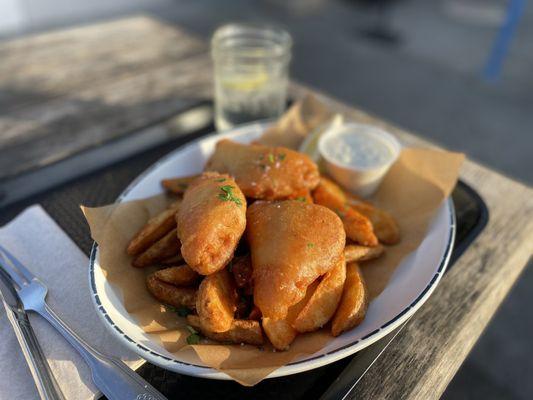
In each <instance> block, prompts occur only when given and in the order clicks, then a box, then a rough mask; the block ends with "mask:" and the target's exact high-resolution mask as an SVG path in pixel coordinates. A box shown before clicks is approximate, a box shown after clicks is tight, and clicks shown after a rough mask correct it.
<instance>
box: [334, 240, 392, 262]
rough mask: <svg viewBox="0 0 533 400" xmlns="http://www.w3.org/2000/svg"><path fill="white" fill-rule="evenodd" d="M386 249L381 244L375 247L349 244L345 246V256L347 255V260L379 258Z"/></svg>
mask: <svg viewBox="0 0 533 400" xmlns="http://www.w3.org/2000/svg"><path fill="white" fill-rule="evenodd" d="M384 251H385V248H384V247H383V246H382V245H381V244H378V245H377V246H375V247H368V246H360V245H358V244H347V245H346V247H345V248H344V256H345V257H346V262H354V261H367V260H373V259H374V258H378V257H379V256H380V255H382V254H383V252H384Z"/></svg>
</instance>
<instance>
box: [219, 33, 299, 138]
mask: <svg viewBox="0 0 533 400" xmlns="http://www.w3.org/2000/svg"><path fill="white" fill-rule="evenodd" d="M291 46H292V39H291V37H290V35H289V34H288V33H287V32H286V31H284V30H281V29H275V28H272V27H268V26H262V25H250V24H229V25H224V26H222V27H220V28H218V29H217V30H216V32H215V33H214V35H213V38H212V41H211V54H212V57H213V62H214V70H215V79H214V81H215V125H216V127H217V129H218V130H224V129H229V128H231V127H233V126H235V125H238V124H242V123H245V122H250V121H254V120H258V119H265V118H274V117H279V116H280V115H281V113H282V112H283V110H284V108H285V103H286V98H287V82H288V66H289V61H290V57H291V54H290V53H291Z"/></svg>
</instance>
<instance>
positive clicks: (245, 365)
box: [82, 100, 464, 385]
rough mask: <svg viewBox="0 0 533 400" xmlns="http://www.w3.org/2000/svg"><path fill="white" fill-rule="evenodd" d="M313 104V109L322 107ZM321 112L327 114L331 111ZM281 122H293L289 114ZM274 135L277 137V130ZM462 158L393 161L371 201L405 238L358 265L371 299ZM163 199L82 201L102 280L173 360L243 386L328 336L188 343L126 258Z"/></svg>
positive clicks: (181, 326) (422, 230)
mask: <svg viewBox="0 0 533 400" xmlns="http://www.w3.org/2000/svg"><path fill="white" fill-rule="evenodd" d="M305 101H307V100H304V102H305ZM313 102H315V100H313ZM313 104H314V106H313V107H315V108H318V109H320V108H321V107H322V106H320V104H317V103H313ZM295 107H299V108H300V110H301V109H302V108H303V107H302V106H301V105H300V106H298V103H297V104H296V105H295V106H293V108H292V109H291V110H289V111H288V114H289V113H291V112H292V113H293V117H294V116H297V117H298V119H299V120H300V121H304V120H305V118H304V117H302V114H301V111H294V108H295ZM321 115H323V116H324V115H328V117H329V115H331V113H329V114H328V113H326V112H323V113H322V114H321ZM302 118H303V119H302ZM283 123H284V124H286V125H287V126H290V127H292V126H293V124H292V123H291V120H290V119H289V118H288V117H287V115H286V120H285V122H283ZM277 129H278V128H277ZM287 133H288V132H287ZM275 134H276V135H281V133H280V131H279V130H276V133H275ZM298 135H300V133H298ZM288 136H291V134H290V133H288ZM300 136H301V135H300ZM269 140H270V139H269ZM300 140H301V138H300ZM272 144H275V143H274V142H272ZM295 146H297V140H296V139H295V138H292V139H291V144H290V145H289V146H288V147H292V148H294V147H295ZM463 160H464V156H463V155H462V154H459V153H451V152H445V151H437V150H428V149H414V148H408V149H404V150H403V152H402V153H401V155H400V158H399V160H398V161H397V162H396V163H395V164H394V165H393V166H392V168H391V170H390V171H389V173H388V174H387V176H386V177H385V179H384V181H383V183H382V185H381V186H380V188H379V189H378V192H377V193H376V194H375V195H374V196H373V198H372V199H371V201H372V202H374V203H375V204H376V205H378V206H379V207H382V208H383V209H385V210H387V211H389V212H390V213H391V214H392V215H393V216H394V217H395V218H396V219H397V221H398V224H399V226H400V229H401V236H402V239H401V242H400V243H399V244H398V245H396V246H388V247H387V248H386V252H385V255H384V256H382V257H381V258H379V259H377V260H375V261H371V262H366V263H364V264H362V270H363V274H364V277H365V280H366V283H367V286H368V288H369V292H370V296H371V298H374V297H376V296H377V295H379V293H381V292H382V291H383V289H384V288H385V287H386V285H387V282H388V281H389V279H390V277H391V276H392V274H393V272H394V270H395V269H396V267H397V266H398V265H399V264H400V262H401V260H402V259H403V258H405V257H406V256H407V255H408V254H409V253H411V252H412V251H413V250H415V249H416V248H417V247H418V245H419V244H420V243H421V241H422V240H423V238H424V236H425V234H426V231H427V227H428V224H429V222H430V221H431V219H432V217H433V215H434V214H435V211H436V210H437V208H438V207H439V206H440V204H441V203H442V202H443V200H444V199H445V198H446V197H447V196H448V195H449V194H450V192H451V190H452V189H453V187H454V186H455V183H456V181H457V177H458V174H459V169H460V166H461V164H462V162H463ZM167 202H168V200H167V199H166V197H165V196H164V195H159V196H155V197H151V198H148V199H143V200H138V201H132V202H127V203H120V204H112V205H109V206H105V207H99V208H88V207H82V210H83V212H84V214H85V217H86V219H87V222H88V223H89V226H90V228H91V235H92V237H93V239H94V240H95V241H96V242H97V243H98V245H99V262H100V265H101V267H102V269H103V271H104V273H105V275H106V279H107V280H108V281H109V283H110V284H111V286H112V287H113V288H114V289H115V290H116V291H117V292H118V293H119V294H120V295H121V298H122V301H123V303H124V306H125V308H126V310H127V311H128V313H130V314H131V315H132V316H133V317H134V319H135V320H137V321H138V323H139V326H141V328H142V329H143V330H144V331H145V332H147V333H149V334H150V336H151V338H153V340H155V341H156V342H158V343H160V344H161V345H162V346H163V347H164V348H165V349H167V350H168V351H169V352H171V353H173V354H174V355H175V356H176V357H177V358H178V359H180V360H183V361H184V362H188V363H193V364H201V365H206V366H209V367H212V368H215V369H217V370H219V371H222V372H224V373H226V374H227V375H229V376H230V377H231V378H233V379H235V380H236V381H237V382H239V383H241V384H243V385H254V384H256V383H258V382H260V381H261V380H262V379H264V378H265V377H266V376H267V375H268V374H270V373H271V372H272V371H274V370H275V369H277V368H279V367H281V366H283V365H285V364H287V363H289V362H291V361H292V360H294V359H296V358H297V357H299V356H301V355H307V354H313V353H315V352H316V351H318V350H319V349H320V348H322V347H324V345H325V344H326V343H327V342H328V341H329V340H333V338H332V337H331V336H330V335H329V334H328V332H327V331H326V330H323V331H318V332H314V333H311V334H305V335H300V336H298V337H297V338H296V340H295V341H294V342H293V343H292V345H291V347H290V350H288V351H286V352H273V351H272V350H271V348H270V347H268V346H265V348H264V349H263V350H260V349H258V348H256V347H253V346H238V345H223V344H216V343H210V344H200V345H193V346H189V345H187V344H186V342H185V338H186V337H187V336H188V334H189V333H188V331H187V330H186V329H185V319H183V318H178V317H177V316H176V314H175V313H174V312H169V311H166V310H165V308H164V307H162V306H161V305H160V304H159V303H158V302H157V301H156V300H155V299H153V298H152V297H151V296H150V294H149V293H148V291H147V290H146V287H145V277H146V275H147V274H148V273H150V272H151V271H150V270H149V269H137V268H133V267H131V266H130V262H131V258H130V256H128V255H127V254H126V252H125V248H126V246H127V243H128V242H129V240H130V239H131V238H132V237H133V235H134V234H135V233H136V232H137V231H138V230H139V229H140V228H141V227H142V226H143V225H144V224H145V222H146V221H147V220H148V218H150V217H151V216H153V215H155V214H156V213H158V212H160V211H161V210H163V209H164V208H165V206H166V205H167Z"/></svg>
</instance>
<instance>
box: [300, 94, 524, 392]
mask: <svg viewBox="0 0 533 400" xmlns="http://www.w3.org/2000/svg"><path fill="white" fill-rule="evenodd" d="M292 92H293V94H294V95H295V96H302V95H303V94H304V93H307V92H308V89H306V88H305V87H303V86H301V85H297V84H294V85H293V88H292ZM315 94H316V95H317V96H318V97H319V98H320V99H321V100H324V101H326V102H327V103H329V104H330V105H331V106H332V107H333V108H334V109H336V110H338V111H339V112H343V113H345V114H346V115H348V116H349V117H350V118H352V119H354V120H357V121H361V122H367V123H373V124H378V125H381V126H383V127H384V128H386V129H389V130H391V131H393V132H394V133H395V134H396V135H397V136H398V137H399V138H400V139H401V140H402V141H403V142H404V143H406V144H409V145H412V146H430V145H431V144H430V143H428V142H425V141H424V140H422V139H420V138H419V137H416V136H414V135H412V134H410V133H408V132H406V131H403V130H401V129H399V128H397V127H394V126H392V125H390V124H388V123H387V122H385V121H383V120H381V119H379V118H376V117H373V116H371V115H369V114H366V113H364V112H362V111H360V110H357V109H355V108H352V107H349V106H346V105H343V104H341V103H339V102H336V101H334V100H332V99H331V98H328V97H327V96H324V95H320V94H318V93H316V92H315ZM461 178H462V179H463V180H464V181H465V182H466V183H468V184H470V185H471V186H472V187H474V188H475V189H476V190H477V191H478V192H479V194H480V195H481V196H482V197H483V199H484V200H485V202H486V203H487V206H488V208H489V212H490V219H489V223H488V224H487V226H486V228H485V230H484V231H483V232H482V233H481V235H480V236H479V237H478V238H477V240H476V241H475V242H474V243H473V244H472V245H471V246H470V247H469V248H468V249H467V251H466V252H465V253H464V254H463V255H462V256H461V258H460V259H459V260H458V261H457V263H456V265H455V266H454V267H453V269H452V270H451V271H450V272H449V273H448V274H447V275H445V276H444V278H443V279H442V281H441V283H440V284H439V285H438V286H437V288H436V290H435V292H434V293H433V295H432V297H431V298H430V299H429V300H428V301H427V303H425V304H424V305H423V306H422V308H421V309H420V310H419V311H418V312H417V313H416V314H415V315H414V316H413V317H412V318H411V319H410V321H409V322H408V323H407V326H406V327H405V328H404V329H403V330H402V331H401V332H400V333H399V335H398V337H397V338H396V340H394V342H393V343H392V344H391V345H390V346H389V347H388V348H387V350H386V352H385V353H384V354H383V355H382V356H381V357H380V358H379V359H378V360H377V362H376V363H375V364H374V365H373V366H372V368H371V369H370V371H369V372H368V373H367V374H366V375H365V376H364V377H363V379H362V380H361V382H360V383H359V384H358V385H357V386H356V389H355V391H354V392H353V393H352V395H351V396H350V398H353V399H400V398H401V399H423V400H427V399H438V398H439V397H440V396H441V394H442V393H443V392H444V390H445V388H446V386H447V385H448V383H449V382H450V381H451V379H452V378H453V376H454V375H455V373H456V372H457V370H458V369H459V367H460V366H461V364H462V362H463V360H464V359H465V358H466V357H467V355H468V353H469V352H470V350H471V349H472V347H473V346H474V344H475V343H476V341H477V339H478V338H479V336H480V335H481V333H482V332H483V330H484V329H485V327H486V326H487V324H488V323H489V321H490V319H491V318H492V316H493V315H494V313H495V312H496V310H497V308H498V306H499V305H500V304H501V302H502V301H503V299H504V298H505V296H506V295H507V294H508V293H509V291H510V289H511V288H512V286H513V284H514V282H515V281H516V279H517V278H518V277H519V275H520V273H521V272H522V270H523V269H524V267H525V265H526V263H527V261H528V260H529V258H530V257H531V254H532V252H533V190H531V188H528V187H525V186H524V185H522V184H520V183H518V182H515V181H513V180H511V179H509V178H506V177H504V176H502V175H500V174H498V173H496V172H494V171H491V170H489V169H488V168H485V167H483V166H481V165H479V164H476V163H474V162H472V161H469V160H467V161H466V163H465V165H464V166H463V168H462V171H461Z"/></svg>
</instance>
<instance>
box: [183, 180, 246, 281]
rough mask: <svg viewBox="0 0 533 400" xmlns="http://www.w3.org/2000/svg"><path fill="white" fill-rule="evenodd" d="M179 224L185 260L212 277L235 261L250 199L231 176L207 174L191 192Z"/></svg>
mask: <svg viewBox="0 0 533 400" xmlns="http://www.w3.org/2000/svg"><path fill="white" fill-rule="evenodd" d="M177 221H178V237H179V238H180V241H181V255H182V256H183V258H184V260H185V261H186V263H187V264H188V265H189V266H190V267H191V268H192V269H194V270H195V271H196V272H198V273H199V274H202V275H208V274H212V273H214V272H216V271H218V270H220V269H222V268H224V266H225V265H226V264H227V263H228V262H229V261H230V260H231V258H232V257H233V252H234V251H235V248H236V247H237V244H238V243H239V239H240V238H241V236H242V234H243V232H244V229H245V228H246V199H245V198H244V195H243V194H242V192H241V190H240V189H239V187H238V186H237V184H236V183H235V181H234V180H233V179H231V178H230V177H229V176H228V175H221V174H218V173H213V172H208V173H204V174H202V175H201V176H200V177H199V178H197V179H195V180H194V181H193V182H191V184H190V185H189V187H188V188H187V191H186V192H185V194H184V196H183V202H182V203H181V206H180V209H179V212H178V214H177Z"/></svg>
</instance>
